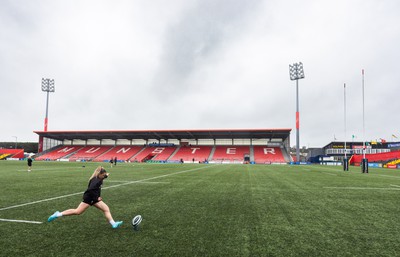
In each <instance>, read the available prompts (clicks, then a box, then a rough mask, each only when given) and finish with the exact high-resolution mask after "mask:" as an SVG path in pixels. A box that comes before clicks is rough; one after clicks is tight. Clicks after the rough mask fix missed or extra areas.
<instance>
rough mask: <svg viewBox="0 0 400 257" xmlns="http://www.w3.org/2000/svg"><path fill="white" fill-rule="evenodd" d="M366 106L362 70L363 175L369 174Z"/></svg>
mask: <svg viewBox="0 0 400 257" xmlns="http://www.w3.org/2000/svg"><path fill="white" fill-rule="evenodd" d="M364 106H365V104H364V69H363V70H362V110H363V111H362V115H363V118H362V120H363V159H362V163H361V171H362V173H368V159H367V158H366V157H365V151H366V149H365V107H364Z"/></svg>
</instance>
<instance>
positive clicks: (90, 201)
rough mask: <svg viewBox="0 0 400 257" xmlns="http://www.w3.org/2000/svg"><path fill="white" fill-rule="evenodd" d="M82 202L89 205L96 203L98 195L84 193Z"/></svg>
mask: <svg viewBox="0 0 400 257" xmlns="http://www.w3.org/2000/svg"><path fill="white" fill-rule="evenodd" d="M82 202H84V203H87V204H89V205H90V206H91V205H94V204H96V203H98V202H100V201H99V197H98V196H96V197H93V196H91V195H88V194H84V195H83V200H82Z"/></svg>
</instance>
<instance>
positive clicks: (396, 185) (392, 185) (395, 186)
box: [390, 185, 400, 187]
mask: <svg viewBox="0 0 400 257" xmlns="http://www.w3.org/2000/svg"><path fill="white" fill-rule="evenodd" d="M390 186H391V187H400V186H398V185H390Z"/></svg>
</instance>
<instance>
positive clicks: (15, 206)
mask: <svg viewBox="0 0 400 257" xmlns="http://www.w3.org/2000/svg"><path fill="white" fill-rule="evenodd" d="M209 167H211V166H204V167H200V168H196V169H191V170H183V171H178V172H174V173H170V174H165V175H161V176H156V177H152V178H146V179H141V180H137V181H130V182H126V183H122V184H119V185H113V186H109V187H104V188H102V189H109V188H114V187H120V186H125V185H130V184H134V183H142V182H144V181H148V180H153V179H158V178H164V177H169V176H173V175H177V174H181V173H185V172H189V171H195V170H200V169H205V168H209ZM83 193H84V192H79V193H73V194H68V195H62V196H57V197H52V198H48V199H43V200H38V201H34V202H29V203H23V204H18V205H13V206H8V207H4V208H0V211H4V210H9V209H14V208H18V207H23V206H27V205H32V204H36V203H42V202H47V201H52V200H57V199H61V198H65V197H70V196H74V195H80V194H83Z"/></svg>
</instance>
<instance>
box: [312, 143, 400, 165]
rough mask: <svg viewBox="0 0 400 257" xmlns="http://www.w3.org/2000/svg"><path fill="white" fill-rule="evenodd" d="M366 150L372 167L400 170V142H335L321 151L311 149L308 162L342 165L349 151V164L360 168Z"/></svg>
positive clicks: (366, 156) (366, 155)
mask: <svg viewBox="0 0 400 257" xmlns="http://www.w3.org/2000/svg"><path fill="white" fill-rule="evenodd" d="M364 148H365V158H366V159H367V160H368V162H369V166H370V167H388V168H400V167H399V166H400V142H386V141H385V142H382V141H381V142H377V141H370V142H365V143H363V142H346V144H345V142H343V141H334V142H330V143H329V144H327V145H326V146H324V147H323V148H320V149H309V158H308V160H309V161H310V162H311V163H324V164H328V165H329V164H332V165H342V163H343V159H344V156H345V149H347V150H346V155H347V158H348V160H349V164H350V165H354V166H360V163H361V161H362V159H363V149H364Z"/></svg>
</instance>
